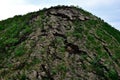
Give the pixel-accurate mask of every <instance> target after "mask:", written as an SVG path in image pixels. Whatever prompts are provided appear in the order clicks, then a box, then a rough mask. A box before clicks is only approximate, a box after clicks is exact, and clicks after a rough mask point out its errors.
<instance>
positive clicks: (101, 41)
mask: <svg viewBox="0 0 120 80" xmlns="http://www.w3.org/2000/svg"><path fill="white" fill-rule="evenodd" d="M61 8H62V10H63V9H65V10H70V9H71V8H72V9H74V10H77V11H78V13H79V12H80V13H81V14H80V15H82V16H83V17H85V20H79V18H78V16H77V15H78V14H76V13H77V11H76V13H74V14H73V13H72V11H74V10H70V11H71V13H70V14H73V16H74V15H75V16H74V18H75V17H76V16H77V18H75V20H74V19H73V20H72V19H70V18H69V17H70V14H66V13H65V14H64V12H65V11H63V13H62V14H60V13H59V14H58V13H56V12H57V11H59V9H61ZM68 8H69V9H68ZM50 10H51V13H50V12H49V11H50ZM52 10H53V11H52ZM54 10H57V11H55V12H54ZM70 11H68V13H69V12H70ZM61 12H62V11H61ZM86 17H88V19H86ZM119 53H120V32H119V31H118V30H116V29H114V28H113V27H111V26H110V25H109V24H107V23H106V22H104V21H103V20H101V19H100V18H97V17H96V16H94V15H92V14H91V13H89V12H87V11H85V10H83V9H81V8H79V7H74V6H71V7H67V6H57V7H51V8H49V9H44V10H41V11H38V12H32V13H28V14H26V15H23V16H21V15H17V16H15V17H13V18H9V19H7V20H3V21H0V80H4V79H5V80H16V79H19V80H26V79H30V80H32V79H31V78H33V79H37V78H39V79H40V80H41V79H43V80H44V79H47V80H49V78H50V80H54V79H55V80H56V79H57V80H63V79H65V80H67V79H71V80H83V79H84V80H88V79H90V78H91V75H92V78H93V79H100V80H119V79H120V77H119V76H120V75H119V73H120V71H119V70H120V54H119ZM32 72H33V73H32ZM31 75H33V76H31Z"/></svg>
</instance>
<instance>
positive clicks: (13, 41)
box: [0, 7, 120, 80]
mask: <svg viewBox="0 0 120 80" xmlns="http://www.w3.org/2000/svg"><path fill="white" fill-rule="evenodd" d="M74 8H75V7H74ZM77 9H78V8H77ZM78 10H80V11H81V12H82V13H84V14H85V15H87V16H90V15H91V14H90V13H88V12H86V11H84V10H82V9H78ZM43 13H44V11H39V12H35V13H29V14H27V15H24V16H15V17H14V18H11V19H7V20H4V21H0V63H2V64H4V62H2V61H3V60H4V58H5V57H10V56H11V54H12V53H13V54H14V55H15V56H16V57H20V56H22V55H24V54H25V53H27V52H26V51H27V50H26V49H25V46H24V45H25V44H24V41H25V40H27V36H28V35H29V34H30V33H32V32H33V30H34V28H35V27H34V26H33V25H32V24H29V22H30V20H31V19H33V18H34V17H35V16H36V15H40V16H41V18H42V16H43ZM40 22H41V20H40ZM40 22H39V23H40ZM34 24H37V23H34ZM81 24H82V26H85V28H84V27H81V28H80V27H79V26H81ZM41 25H42V23H41ZM74 25H75V26H76V27H75V28H76V29H75V31H74V32H72V33H69V35H73V37H77V38H78V39H79V38H82V35H81V34H83V35H85V36H86V37H87V41H86V43H87V44H86V45H85V46H86V47H87V48H88V49H89V50H91V51H92V50H96V53H97V54H98V55H97V56H96V59H93V60H92V61H91V64H92V66H91V67H93V68H94V70H96V73H97V74H99V75H101V74H102V73H103V72H102V70H101V69H102V65H100V64H99V63H98V62H99V60H100V58H106V59H105V60H106V63H107V60H108V57H110V56H109V55H107V52H106V51H104V50H103V51H102V49H103V47H102V45H101V44H102V42H100V41H99V40H98V41H97V40H96V39H95V36H96V35H97V36H98V37H99V38H100V39H101V40H103V41H105V42H106V44H108V48H109V49H110V50H111V52H113V57H112V60H118V59H119V58H120V54H118V53H119V50H120V32H119V31H118V30H116V29H114V28H113V27H111V26H110V25H108V24H107V23H105V22H104V21H102V20H100V19H98V20H88V21H86V22H79V21H77V20H76V21H74ZM90 30H92V31H93V32H92V33H91V32H89V31H90ZM93 34H95V35H93ZM98 45H99V46H98ZM96 46H97V47H96ZM80 47H81V46H80ZM35 62H37V61H36V60H35ZM111 63H112V61H109V60H108V63H107V64H109V66H110V65H111ZM116 63H117V62H116ZM2 64H1V65H0V68H1V69H2V67H3V66H2ZM104 64H105V63H104ZM107 64H106V65H107ZM117 64H119V62H118V63H117ZM11 66H12V65H11V64H9V62H8V65H7V63H6V67H11ZM86 66H87V65H86ZM119 67H120V65H119ZM101 76H105V77H110V78H111V79H115V78H116V80H117V77H118V75H117V72H116V71H115V70H114V69H113V68H109V71H108V73H105V75H101ZM23 78H24V76H23Z"/></svg>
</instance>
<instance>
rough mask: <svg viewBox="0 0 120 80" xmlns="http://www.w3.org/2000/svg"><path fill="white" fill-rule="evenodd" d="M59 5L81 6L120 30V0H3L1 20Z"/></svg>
mask: <svg viewBox="0 0 120 80" xmlns="http://www.w3.org/2000/svg"><path fill="white" fill-rule="evenodd" d="M57 5H74V6H79V7H81V8H83V9H85V10H87V11H89V12H91V13H92V14H94V15H96V16H98V17H100V18H102V19H103V20H104V21H106V22H108V23H109V24H110V25H112V26H113V27H115V28H116V29H118V30H119V31H120V0H1V1H0V20H4V19H7V18H10V17H13V16H15V15H24V14H26V13H29V12H33V11H38V10H39V9H43V8H49V7H51V6H57Z"/></svg>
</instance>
